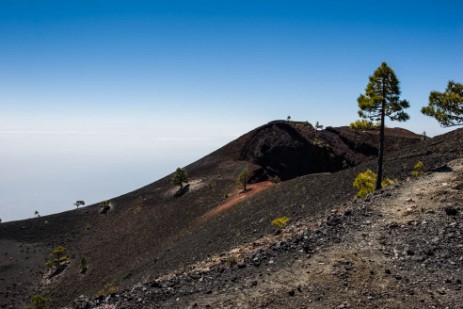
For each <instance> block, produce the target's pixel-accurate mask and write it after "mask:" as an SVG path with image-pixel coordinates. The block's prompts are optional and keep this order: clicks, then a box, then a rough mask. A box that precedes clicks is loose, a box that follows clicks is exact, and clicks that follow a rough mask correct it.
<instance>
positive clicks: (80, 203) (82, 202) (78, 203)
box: [74, 200, 85, 209]
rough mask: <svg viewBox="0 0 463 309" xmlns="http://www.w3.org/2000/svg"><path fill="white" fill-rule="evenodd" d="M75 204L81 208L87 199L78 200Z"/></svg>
mask: <svg viewBox="0 0 463 309" xmlns="http://www.w3.org/2000/svg"><path fill="white" fill-rule="evenodd" d="M74 206H76V208H77V209H78V208H79V206H85V201H83V200H77V201H76V202H75V203H74Z"/></svg>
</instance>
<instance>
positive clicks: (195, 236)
mask: <svg viewBox="0 0 463 309" xmlns="http://www.w3.org/2000/svg"><path fill="white" fill-rule="evenodd" d="M376 143H377V134H376V133H375V132H358V131H353V130H350V129H349V128H347V127H341V128H328V129H326V130H322V131H317V130H315V129H314V128H313V127H311V126H310V125H309V124H306V123H298V122H289V123H288V122H285V121H278V122H272V123H269V124H266V125H264V126H262V127H260V128H257V129H255V130H253V131H251V132H249V133H247V134H245V135H243V136H242V137H240V138H238V139H237V140H235V141H233V142H231V143H229V144H228V145H226V146H224V147H222V148H221V149H219V150H217V151H215V152H214V153H212V154H210V155H208V156H206V157H204V158H202V159H200V160H198V161H197V162H194V163H192V164H191V165H188V166H187V167H186V170H187V172H188V173H189V176H190V186H189V190H188V192H186V193H185V194H183V195H182V196H179V197H175V196H174V195H175V191H176V189H175V188H174V187H173V186H172V185H171V184H170V181H169V180H170V175H169V176H166V177H165V178H163V179H160V180H158V181H156V182H154V183H152V184H149V185H147V186H145V187H143V188H140V189H138V190H135V191H133V192H130V193H128V194H125V195H122V196H120V197H116V198H113V199H110V205H111V207H110V209H109V211H108V212H106V213H105V214H102V213H101V212H100V208H101V207H100V206H101V204H96V205H91V206H88V207H83V208H79V209H77V210H72V211H68V212H64V213H60V214H55V215H51V216H46V217H42V218H35V219H30V220H23V221H17V222H5V223H2V224H1V225H0V270H1V271H0V308H21V307H24V306H25V305H27V304H30V301H31V298H32V296H33V295H36V294H42V295H44V296H46V297H47V298H49V299H50V300H51V301H52V308H62V307H65V306H69V305H70V304H71V303H72V302H73V300H74V299H76V297H78V296H79V295H86V297H89V299H91V300H92V301H93V300H94V299H95V297H96V296H97V295H98V294H111V293H114V291H121V292H116V294H115V295H114V297H111V299H110V301H111V302H113V303H114V302H116V303H118V304H119V305H118V306H122V307H123V306H126V307H130V308H144V307H146V308H150V306H151V307H153V306H154V307H156V306H164V307H169V306H177V307H189V306H193V305H194V303H197V305H198V306H199V305H201V306H206V305H207V304H209V305H210V306H212V307H217V306H218V307H221V306H225V307H226V306H227V304H228V303H229V302H230V303H231V304H233V305H231V306H237V305H239V306H244V307H246V306H251V307H254V306H258V303H256V302H257V301H262V302H263V303H262V304H263V306H273V305H272V304H275V306H278V301H284V302H285V305H288V306H290V305H291V303H290V301H291V300H297V299H299V298H298V297H302V296H301V295H306V296H305V297H309V296H307V295H309V294H307V293H309V292H308V291H309V288H310V289H312V292H313V293H312V292H310V293H311V294H310V295H318V296H319V297H320V301H321V300H323V299H325V300H326V299H328V298H329V297H331V295H337V294H338V292H336V293H333V291H337V290H335V289H334V288H335V287H336V288H338V287H337V285H336V284H337V283H336V284H334V283H332V282H334V281H329V280H328V279H326V280H328V281H327V282H328V283H327V284H326V286H323V285H322V284H321V283H318V284H317V285H314V286H313V287H310V285H307V287H306V288H307V289H305V290H304V289H303V287H304V286H303V284H302V283H300V285H301V287H299V286H296V287H292V285H291V284H286V283H284V281H282V283H278V281H275V280H276V279H275V280H274V279H272V278H277V277H276V274H277V273H278V274H281V277H282V278H283V277H285V276H286V275H285V273H286V272H290V271H291V268H290V266H291V265H293V264H294V266H291V267H298V265H301V266H302V265H303V264H300V263H306V262H307V263H312V262H313V261H315V260H313V258H312V257H314V256H315V255H316V254H319V252H321V250H328V248H332V249H331V250H332V251H333V252H334V251H339V250H341V248H342V247H341V246H340V244H344V243H345V240H350V239H351V237H353V234H351V232H350V231H351V230H356V229H360V230H361V229H364V230H363V231H362V232H360V233H364V234H366V235H367V236H368V235H370V234H369V233H370V232H369V231H368V229H367V228H368V225H366V224H364V223H361V222H362V221H361V220H367V221H368V220H370V221H371V222H373V221H372V220H374V219H375V218H376V216H377V215H376V211H377V210H374V209H373V208H372V207H370V206H369V204H368V203H370V202H371V201H376V200H377V199H378V198H379V197H376V196H374V197H371V198H370V202H368V203H366V204H365V205H364V204H363V203H360V202H359V203H358V204H352V201H353V197H354V195H355V190H354V189H353V187H352V182H353V179H354V178H355V176H356V175H357V174H358V173H360V172H363V171H365V169H367V168H370V169H374V168H375V160H374V157H375V156H374V153H373V149H374V148H375V145H376ZM386 144H387V151H386V157H385V162H384V171H385V176H386V177H390V178H396V179H398V180H399V183H401V181H403V180H405V179H406V178H407V176H408V175H409V174H410V172H411V170H412V168H413V166H414V164H416V163H417V162H418V161H422V162H423V163H424V167H425V170H426V171H432V170H433V169H435V168H436V167H439V166H441V165H443V164H445V163H447V162H450V161H452V160H454V159H456V158H463V147H461V145H462V144H463V130H461V129H460V130H455V131H453V132H450V133H448V134H445V135H442V136H438V137H435V138H432V139H427V140H421V137H420V136H418V135H415V134H413V133H411V132H408V131H406V130H402V129H397V128H392V129H388V130H387V143H386ZM298 162H299V163H298ZM351 166H354V167H351ZM243 168H248V169H249V170H250V172H251V174H252V179H251V182H252V183H253V184H252V185H251V186H250V188H251V189H252V190H251V191H249V192H247V193H246V194H240V189H238V188H237V186H236V179H237V176H238V174H239V173H240V172H241V170H242V169H243ZM333 168H335V169H334V170H332V169H333ZM339 169H340V170H339ZM302 172H303V173H302ZM308 172H315V174H305V173H308ZM300 173H302V176H301V174H300ZM275 175H276V176H279V175H281V177H280V178H281V179H282V180H285V179H287V180H285V181H283V182H281V183H280V184H278V185H273V184H271V183H270V182H268V180H272V177H273V176H275ZM292 177H295V178H292ZM264 189H265V190H264ZM396 189H397V190H398V189H399V188H395V189H393V190H396ZM25 190H26V191H27V189H25ZM257 191H260V192H257ZM395 194H396V193H393V194H392V195H391V196H387V197H385V199H386V200H389V199H392V198H394V197H395ZM243 197H244V198H243ZM413 200H416V199H415V198H413ZM235 202H238V203H235ZM410 203H411V202H410ZM411 206H412V205H410V207H411ZM370 208H371V209H370ZM333 209H338V213H337V214H336V213H334V212H333V213H332V212H331V211H332V210H333ZM343 209H350V211H347V213H346V214H348V215H346V216H344V210H343ZM365 209H367V210H365ZM282 216H287V217H289V218H290V219H291V221H290V223H291V225H292V226H291V227H289V228H287V230H285V231H283V232H278V233H276V230H275V228H274V227H272V224H271V222H272V220H274V219H275V218H278V217H282ZM327 216H330V220H332V219H333V218H336V219H333V220H335V221H333V222H331V221H330V222H331V223H329V224H328V223H327ZM383 216H384V214H383ZM352 224H353V225H352ZM306 228H307V230H305V229H306ZM317 230H318V232H317ZM386 231H389V230H386ZM396 231H401V232H403V231H402V230H401V229H395V228H394V229H392V230H391V233H392V232H396ZM297 235H299V236H297ZM346 235H350V236H346ZM357 236H358V235H357ZM360 236H361V235H360ZM367 236H362V237H364V238H368V237H367ZM399 236H400V235H399ZM346 237H347V238H346ZM362 237H360V238H359V239H363V238H362ZM410 237H411V236H410ZM293 238H294V239H293ZM281 241H283V243H278V244H276V245H275V243H277V242H281ZM58 245H61V246H64V247H65V248H66V250H67V256H68V257H69V259H68V261H67V263H66V267H65V269H64V270H63V271H62V272H60V273H59V274H58V275H56V276H50V275H51V273H50V270H48V269H47V268H46V267H45V263H46V262H47V260H48V259H49V258H50V257H49V254H50V253H51V252H52V251H53V250H54V248H56V247H57V246H58ZM338 245H339V246H340V247H339V248H338ZM354 245H355V243H353V244H352V246H354ZM394 246H395V244H394ZM397 246H398V245H397ZM354 249H355V248H354ZM354 249H353V250H354ZM301 250H302V251H301ZM354 251H355V250H354ZM227 252H232V255H231V256H229V254H227ZM453 253H454V252H453V251H452V252H450V253H449V257H451V258H453ZM333 254H334V253H333ZM394 254H395V253H394ZM416 256H417V254H415V255H413V256H412V257H416ZM81 257H85V259H86V261H87V266H88V267H87V270H86V272H85V273H82V272H81V266H80V260H81ZM298 260H301V261H302V262H299V261H298ZM353 261H354V262H355V260H353ZM351 262H352V261H351ZM204 263H205V264H204ZM214 263H215V264H216V266H213V265H214ZM317 263H318V262H317ZM317 263H314V264H310V265H309V264H307V265H306V264H304V265H305V266H304V267H306V268H308V270H307V271H310V274H311V276H315V275H317V274H318V273H317V272H318V271H319V270H315V269H313V270H310V267H320V265H321V264H317ZM356 263H357V262H356ZM192 265H193V266H192ZM194 265H196V266H194ZM340 265H341V264H340ZM355 265H357V264H355ZM192 267H195V268H192ZM330 267H331V266H330ZM333 267H335V266H333ZM336 267H338V266H336ZM336 267H335V268H336ZM339 267H340V266H339ZM339 267H338V268H339ZM199 269H203V270H204V273H203V271H199ZM294 269H295V270H294V271H296V272H297V274H298V275H300V276H301V279H302V278H305V277H306V276H309V273H306V272H303V271H301V269H297V268H294ZM336 269H337V268H336ZM355 269H357V268H355ZM389 269H390V270H391V273H393V272H392V271H393V268H392V267H389ZM206 270H207V271H206ZM333 271H334V270H333ZM190 272H191V275H190ZM183 273H187V275H183ZM379 273H380V272H376V274H379ZM173 274H175V275H173ZM348 274H349V276H350V275H351V274H355V273H354V272H348ZM321 275H323V273H320V274H318V275H317V277H318V276H321ZM182 276H183V277H182ZM190 276H192V277H190ZM273 276H275V277H273ZM343 276H345V275H343ZM201 278H202V279H201ZM288 278H291V276H288ZM307 278H309V279H310V278H312V277H307ZM309 279H307V280H309ZM347 279H349V278H347ZM347 279H346V280H347ZM159 280H160V281H159ZM310 280H312V279H310ZM343 280H344V279H343ZM349 280H351V279H349ZM158 281H159V282H158ZM292 281H294V280H293V279H291V282H292ZM274 282H275V283H274ZM288 282H289V279H288ZM294 282H297V281H294ZM336 282H338V281H336ZM401 282H405V280H404V281H400V283H401ZM452 282H453V281H452ZM142 283H143V284H145V285H141V284H142ZM347 284H348V285H349V284H350V283H349V281H347ZM152 285H154V286H153V287H152ZM134 286H140V289H141V290H137V289H136V290H134V291H133V292H130V293H129V291H131V289H132V288H133V287H134ZM285 286H288V287H289V289H288V291H285V289H284V287H285ZM342 287H343V288H346V287H345V286H342ZM143 288H145V289H146V290H145V291H143ZM298 288H299V289H298ZM317 289H318V290H317ZM273 290H275V291H276V292H272V291H273ZM299 290H301V291H305V292H304V293H306V294H302V292H301V291H299ZM140 291H141V292H140ZM233 291H235V292H233ZM259 291H261V292H259ZM278 291H279V292H278ZM349 291H350V290H349ZM144 292H146V293H144ZM287 292H288V293H289V296H291V297H290V298H288V299H286V296H287V294H286V293H287ZM233 293H234V294H233ZM246 293H248V294H246ZM249 293H250V294H249ZM252 293H254V294H252ZM259 293H261V294H259ZM278 293H282V294H281V296H283V298H282V299H281V300H277V299H278V297H277V296H278V295H279V294H278ZM349 293H350V292H349ZM145 294H146V295H145ZM117 295H119V297H118V298H117ZM124 295H127V299H126V300H122V299H124V297H123V296H124ZM227 295H229V296H230V297H229V298H227V297H228V296H227ZM447 295H448V294H447ZM107 296H108V295H106V297H107ZM214 297H215V298H214ZM84 298H85V297H84ZM129 298H131V300H130V301H129V300H128V299H129ZM177 298H178V301H177ZM267 298H268V299H269V300H268V305H265V304H266V301H265V299H267ZM347 298H348V297H346V299H347ZM103 299H104V297H103ZM139 299H140V302H138V300H139ZM254 299H256V300H254ZM257 299H258V300H257ZM309 300H310V299H309ZM143 301H144V302H145V303H144V304H143ZM234 301H239V302H240V303H239V304H237V303H233V302H234ZM312 301H313V299H312ZM124 302H125V303H124ZM296 304H302V300H301V301H300V303H297V302H296ZM321 304H322V305H323V302H322V303H321ZM350 304H351V305H352V304H353V302H350ZM311 306H312V305H311ZM313 306H314V305H313ZM333 306H334V305H333ZM336 306H338V305H336ZM84 307H85V306H84Z"/></svg>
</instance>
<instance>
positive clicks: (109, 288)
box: [98, 283, 118, 297]
mask: <svg viewBox="0 0 463 309" xmlns="http://www.w3.org/2000/svg"><path fill="white" fill-rule="evenodd" d="M117 289H118V288H117V286H115V285H114V284H113V283H107V284H105V286H104V288H102V289H101V290H99V291H98V296H99V297H105V296H106V295H108V294H114V293H116V292H117Z"/></svg>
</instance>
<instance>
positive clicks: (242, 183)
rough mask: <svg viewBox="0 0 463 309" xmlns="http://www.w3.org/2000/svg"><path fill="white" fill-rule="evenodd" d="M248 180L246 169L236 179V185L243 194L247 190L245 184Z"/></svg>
mask: <svg viewBox="0 0 463 309" xmlns="http://www.w3.org/2000/svg"><path fill="white" fill-rule="evenodd" d="M248 180H249V172H248V169H247V168H244V169H242V170H241V172H240V174H239V175H238V178H237V179H236V184H237V185H238V186H240V187H242V188H243V192H246V190H247V184H248Z"/></svg>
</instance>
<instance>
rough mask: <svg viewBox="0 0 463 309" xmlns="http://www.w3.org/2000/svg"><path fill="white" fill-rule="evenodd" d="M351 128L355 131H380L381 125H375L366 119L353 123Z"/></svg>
mask: <svg viewBox="0 0 463 309" xmlns="http://www.w3.org/2000/svg"><path fill="white" fill-rule="evenodd" d="M349 127H350V128H351V129H353V130H376V129H379V127H380V124H378V123H373V122H371V121H369V120H366V119H360V120H357V121H354V122H352V123H351V124H350V125H349Z"/></svg>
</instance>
